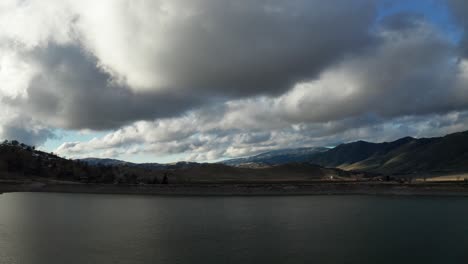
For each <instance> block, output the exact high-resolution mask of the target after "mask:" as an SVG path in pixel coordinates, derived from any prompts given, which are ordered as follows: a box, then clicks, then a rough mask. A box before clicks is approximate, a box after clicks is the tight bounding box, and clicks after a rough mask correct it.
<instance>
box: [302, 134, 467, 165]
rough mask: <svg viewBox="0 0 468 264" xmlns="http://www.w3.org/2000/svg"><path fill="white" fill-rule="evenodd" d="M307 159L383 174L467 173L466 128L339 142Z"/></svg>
mask: <svg viewBox="0 0 468 264" xmlns="http://www.w3.org/2000/svg"><path fill="white" fill-rule="evenodd" d="M309 162H311V163H314V164H319V165H322V166H326V167H336V168H341V169H345V170H361V171H366V172H374V173H383V174H415V173H431V172H468V131H466V132H460V133H454V134H449V135H446V136H444V137H434V138H420V139H416V138H411V137H405V138H401V139H398V140H396V141H393V142H384V143H370V142H365V141H357V142H353V143H348V144H341V145H339V146H337V147H335V148H333V149H330V150H328V151H326V152H322V153H318V154H316V155H314V156H313V157H311V158H310V159H309Z"/></svg>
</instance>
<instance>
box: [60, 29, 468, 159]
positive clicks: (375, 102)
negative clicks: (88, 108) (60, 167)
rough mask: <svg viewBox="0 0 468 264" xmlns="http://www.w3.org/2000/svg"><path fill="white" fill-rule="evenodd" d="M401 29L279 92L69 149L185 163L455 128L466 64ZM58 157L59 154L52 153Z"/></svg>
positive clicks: (422, 33) (445, 45) (465, 100)
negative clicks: (167, 157) (135, 151)
mask: <svg viewBox="0 0 468 264" xmlns="http://www.w3.org/2000/svg"><path fill="white" fill-rule="evenodd" d="M408 25H409V26H408V27H406V28H404V30H400V29H398V30H397V29H395V28H394V27H387V26H384V27H382V28H380V29H379V31H378V35H377V36H376V42H375V43H376V44H375V45H374V46H372V47H369V48H368V49H366V50H363V51H362V52H360V53H356V54H354V55H352V56H349V57H346V58H344V59H343V60H342V61H340V62H337V63H335V64H333V65H331V66H330V67H328V68H326V69H325V70H324V71H323V72H322V73H321V74H320V75H319V76H318V78H317V79H315V80H312V81H308V82H300V83H297V84H296V85H295V86H293V88H292V89H291V90H289V91H287V92H285V93H284V94H281V95H278V96H260V97H254V98H248V99H238V100H231V101H228V102H226V103H223V104H222V106H218V107H215V108H214V109H212V110H211V111H210V110H207V109H202V110H199V111H195V112H191V113H190V114H188V115H186V116H184V117H181V118H175V119H174V118H173V119H166V120H157V121H155V122H143V123H141V122H140V123H137V124H135V125H132V126H130V127H126V128H124V129H121V130H118V132H115V133H111V134H109V135H108V136H106V137H104V138H101V139H96V142H88V143H84V144H78V146H79V147H80V148H84V151H83V150H81V149H80V150H79V151H78V152H81V153H86V152H88V151H92V150H93V149H94V146H96V145H103V146H105V147H107V148H114V147H115V146H114V145H113V144H112V142H115V141H117V142H119V146H118V148H120V147H121V146H124V147H123V148H124V149H125V148H126V147H128V146H139V145H144V147H140V151H141V152H149V153H156V154H165V153H172V151H175V153H180V152H185V153H187V157H188V158H189V159H195V160H206V159H218V158H222V157H237V156H244V155H250V154H255V153H258V152H261V151H266V150H270V149H275V148H282V147H291V146H303V145H309V146H314V145H326V144H334V143H338V142H340V141H343V140H346V139H349V140H352V139H356V138H364V139H374V140H375V139H376V140H382V139H395V138H396V137H398V136H405V135H414V136H424V135H430V134H431V133H432V132H433V131H438V132H439V133H445V132H447V131H451V132H454V131H456V130H455V129H454V128H458V129H462V128H464V126H463V125H462V126H459V125H458V126H457V122H463V121H462V120H465V118H466V112H465V110H466V108H467V106H468V88H467V85H466V84H468V82H467V81H468V80H467V74H468V68H467V66H468V64H467V62H465V61H464V60H459V59H457V58H458V57H457V55H458V54H457V48H456V46H455V45H454V44H453V43H451V42H450V41H448V40H447V39H446V38H444V37H443V36H442V35H440V34H439V33H438V32H437V30H436V29H434V28H433V27H431V26H430V25H428V24H427V23H423V22H421V21H420V22H418V23H408ZM383 98H385V100H382V99H383ZM460 111H461V112H460ZM207 116H208V117H210V118H207ZM428 120H432V121H430V122H428ZM444 120H445V121H444ZM447 120H449V121H447ZM171 128H175V129H171ZM423 129H427V131H426V133H423V132H422V131H423ZM372 133H374V135H372ZM148 136H149V137H148ZM110 139H112V140H110ZM131 139H138V140H137V141H134V140H131ZM98 142H99V143H98ZM122 144H123V145H122ZM127 144H128V145H127ZM74 147H75V148H74V149H75V150H76V146H74ZM60 151H63V152H67V151H68V149H67V147H66V146H62V148H61V149H60Z"/></svg>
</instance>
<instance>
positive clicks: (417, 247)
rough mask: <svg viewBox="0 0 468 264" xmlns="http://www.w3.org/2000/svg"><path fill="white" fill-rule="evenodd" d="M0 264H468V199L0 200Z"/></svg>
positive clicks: (18, 196) (51, 196) (29, 196)
mask: <svg viewBox="0 0 468 264" xmlns="http://www.w3.org/2000/svg"><path fill="white" fill-rule="evenodd" d="M0 263H1V264H8V263H15V264H16V263H18V264H29V263H31V264H55V263H57V264H65V263H68V264H72V263H79V264H92V263H96V264H105V263H132V264H133V263H164V264H171V263H216V264H218V263H242V264H245V263H359V264H363V263H372V264H375V263H468V198H434V197H433V198H431V197H390V196H388V197H384V196H298V197H157V196H130V195H90V194H56V193H11V194H3V195H0Z"/></svg>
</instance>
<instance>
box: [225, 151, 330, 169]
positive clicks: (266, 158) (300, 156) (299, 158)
mask: <svg viewBox="0 0 468 264" xmlns="http://www.w3.org/2000/svg"><path fill="white" fill-rule="evenodd" d="M327 150H328V149H327V148H323V147H310V148H295V149H280V150H273V151H269V152H265V153H261V154H258V155H255V156H252V157H247V158H239V159H230V160H225V161H222V162H221V163H223V164H226V165H229V166H235V167H250V168H254V167H265V166H272V165H281V164H287V163H301V162H308V161H309V160H310V159H311V157H313V156H314V155H315V154H317V153H322V152H325V151H327Z"/></svg>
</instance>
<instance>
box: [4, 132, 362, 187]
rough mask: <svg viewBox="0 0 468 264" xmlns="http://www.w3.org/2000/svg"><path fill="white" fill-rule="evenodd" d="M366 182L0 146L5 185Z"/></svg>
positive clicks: (300, 166) (300, 171)
mask: <svg viewBox="0 0 468 264" xmlns="http://www.w3.org/2000/svg"><path fill="white" fill-rule="evenodd" d="M368 177H369V176H368V175H367V174H365V173H360V172H359V173H357V172H347V171H343V170H340V169H334V168H324V167H321V166H318V165H313V164H306V163H289V164H284V165H276V166H269V167H265V168H256V169H254V168H238V167H232V166H227V165H224V164H208V163H193V162H177V163H172V164H157V163H146V164H135V163H130V162H125V161H120V160H112V159H95V158H90V159H84V160H69V159H64V158H61V157H59V156H57V155H54V154H49V153H45V152H41V151H37V150H35V149H34V148H33V147H30V146H27V145H24V144H20V143H19V142H17V141H14V142H13V143H9V142H6V143H3V144H0V181H3V180H7V181H9V182H11V181H18V182H24V181H26V182H29V181H38V182H43V183H48V182H51V183H64V182H66V183H99V184H131V185H135V184H139V185H151V184H165V183H181V184H189V183H273V182H315V181H320V180H327V181H328V180H340V181H346V180H355V179H358V178H368Z"/></svg>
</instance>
